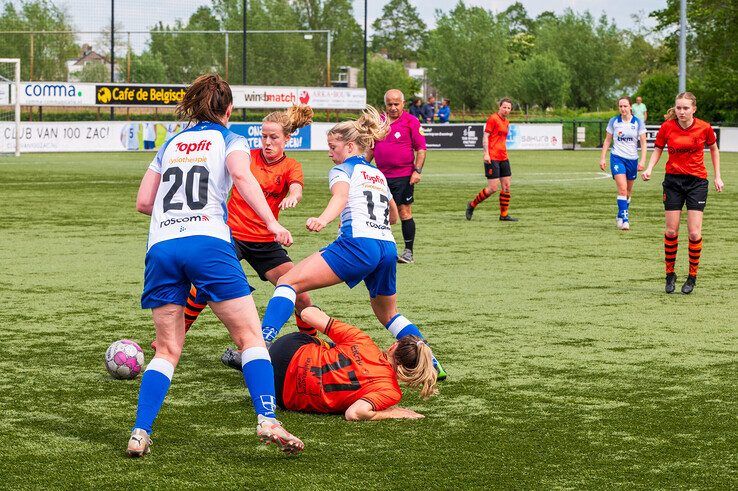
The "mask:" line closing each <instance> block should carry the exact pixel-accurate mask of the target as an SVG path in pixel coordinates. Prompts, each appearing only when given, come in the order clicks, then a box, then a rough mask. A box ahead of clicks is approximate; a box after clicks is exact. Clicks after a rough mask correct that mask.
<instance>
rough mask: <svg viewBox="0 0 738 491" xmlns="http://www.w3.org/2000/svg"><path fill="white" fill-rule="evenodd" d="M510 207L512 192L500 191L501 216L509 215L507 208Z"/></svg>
mask: <svg viewBox="0 0 738 491" xmlns="http://www.w3.org/2000/svg"><path fill="white" fill-rule="evenodd" d="M508 208H510V193H504V192H500V216H501V217H506V216H507V209H508Z"/></svg>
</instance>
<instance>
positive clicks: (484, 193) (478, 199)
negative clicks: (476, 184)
mask: <svg viewBox="0 0 738 491" xmlns="http://www.w3.org/2000/svg"><path fill="white" fill-rule="evenodd" d="M492 194H493V193H490V192H489V191H487V188H484V189H482V190H481V191H479V194H477V197H476V198H474V200H473V201H472V202H471V203H470V204H471V207H472V208H476V207H477V205H479V203H481V202H482V201H484V200H486V199H487V198H489V197H490V196H492Z"/></svg>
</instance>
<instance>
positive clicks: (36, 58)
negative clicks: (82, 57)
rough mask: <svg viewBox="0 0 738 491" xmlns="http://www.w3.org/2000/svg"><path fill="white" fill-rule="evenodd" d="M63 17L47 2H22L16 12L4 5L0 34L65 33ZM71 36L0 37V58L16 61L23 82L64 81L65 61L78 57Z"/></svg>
mask: <svg viewBox="0 0 738 491" xmlns="http://www.w3.org/2000/svg"><path fill="white" fill-rule="evenodd" d="M71 29H72V27H71V25H70V22H69V16H68V15H67V13H66V12H65V11H64V10H62V9H60V8H59V7H57V6H55V5H54V4H52V3H50V2H49V1H48V0H25V1H23V2H21V3H20V6H19V9H16V7H15V6H14V4H13V3H12V2H6V3H5V4H4V5H3V10H2V13H0V31H69V30H71ZM77 50H78V48H77V45H76V44H75V42H74V35H73V34H33V52H32V53H31V36H30V35H18V34H1V33H0V58H6V57H7V58H20V59H21V78H22V79H23V80H49V81H57V80H66V79H67V65H66V61H67V60H69V59H71V58H74V57H75V56H77V54H78V51H77Z"/></svg>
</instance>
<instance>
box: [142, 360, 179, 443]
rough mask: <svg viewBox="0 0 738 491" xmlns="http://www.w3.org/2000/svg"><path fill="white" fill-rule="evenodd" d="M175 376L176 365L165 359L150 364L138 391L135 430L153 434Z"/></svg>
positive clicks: (152, 361)
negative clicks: (153, 428)
mask: <svg viewBox="0 0 738 491" xmlns="http://www.w3.org/2000/svg"><path fill="white" fill-rule="evenodd" d="M172 375H174V365H172V364H171V363H169V362H168V361H167V360H165V359H164V358H154V359H153V360H151V362H149V364H148V366H147V367H146V371H145V372H144V374H143V377H142V378H141V388H140V389H139V391H138V409H137V410H136V423H135V424H134V425H133V427H134V428H141V429H142V430H146V432H147V433H149V434H150V433H151V427H152V426H153V425H154V420H155V419H156V416H157V415H158V414H159V410H160V409H161V405H162V404H163V403H164V398H165V397H166V396H167V392H168V391H169V386H170V385H171V383H172Z"/></svg>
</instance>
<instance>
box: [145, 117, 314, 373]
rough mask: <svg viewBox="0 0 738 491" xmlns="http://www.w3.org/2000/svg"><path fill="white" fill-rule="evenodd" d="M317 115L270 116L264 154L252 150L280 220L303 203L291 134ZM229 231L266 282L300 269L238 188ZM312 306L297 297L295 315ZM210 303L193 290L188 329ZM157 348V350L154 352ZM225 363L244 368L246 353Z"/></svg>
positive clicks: (229, 355) (239, 253) (226, 357)
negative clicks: (290, 146)
mask: <svg viewBox="0 0 738 491" xmlns="http://www.w3.org/2000/svg"><path fill="white" fill-rule="evenodd" d="M312 118H313V110H312V109H311V108H310V106H306V105H300V106H292V107H291V108H289V109H287V110H286V111H275V112H272V113H269V114H268V115H267V116H266V117H265V118H264V119H263V120H262V123H263V124H262V127H261V149H258V148H253V149H251V173H252V174H253V175H254V177H255V178H256V180H257V181H258V182H259V186H261V190H262V191H263V193H264V197H265V198H266V201H267V203H268V204H269V209H270V210H271V212H272V214H273V215H274V217H275V218H277V219H279V211H280V210H286V209H288V208H294V207H296V206H297V204H298V203H299V202H300V201H302V189H303V174H302V165H300V162H298V161H297V160H295V159H292V158H290V157H287V156H286V155H285V153H284V149H285V146H286V145H287V142H288V141H289V139H290V135H291V134H292V133H293V132H294V131H295V130H297V129H298V128H302V127H304V126H306V125H308V124H310V123H311V122H312ZM228 226H229V227H230V229H231V235H233V243H234V245H235V246H236V257H237V258H238V259H239V260H243V259H245V260H246V262H248V263H249V264H250V265H251V267H252V268H254V271H256V273H257V274H258V275H259V278H260V279H261V280H262V281H269V282H271V283H272V284H273V285H275V286H276V284H277V280H278V279H279V277H280V276H282V275H283V274H285V273H286V272H287V271H289V270H290V269H292V268H293V267H294V264H293V263H292V260H291V259H290V257H289V256H288V255H287V251H286V250H285V249H284V247H282V246H281V245H280V244H279V243H278V242H275V240H274V234H273V233H271V232H270V231H269V230H268V229H267V226H266V223H265V222H264V220H262V219H261V218H260V217H259V215H258V214H257V213H256V212H254V210H253V208H251V207H250V206H249V205H248V203H246V201H245V200H244V198H243V197H242V196H241V194H240V193H239V192H238V189H234V190H233V192H232V193H231V198H230V199H229V200H228ZM309 305H312V302H311V301H310V295H309V294H308V293H307V292H305V293H301V294H300V295H298V296H297V298H296V300H295V310H296V311H297V312H299V311H301V310H302V309H304V308H305V307H307V306H309ZM204 308H205V303H204V302H203V300H202V299H200V298H198V296H197V288H195V287H194V286H193V287H192V289H191V290H190V295H189V296H188V298H187V306H186V308H185V330H189V328H190V327H191V326H192V324H193V323H194V322H195V320H196V319H197V317H198V316H199V315H200V312H202V310H203V309H204ZM296 319H297V326H298V328H299V329H303V330H305V331H306V332H307V333H309V334H314V333H315V329H312V328H311V327H310V326H307V325H305V324H304V323H302V321H301V319H300V317H299V316H296ZM154 349H156V348H154ZM221 359H222V361H223V363H225V364H226V365H228V366H230V367H232V368H235V369H237V370H240V369H241V362H240V353H238V352H237V351H235V350H232V349H231V348H228V349H226V351H225V353H223V357H222V358H221Z"/></svg>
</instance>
